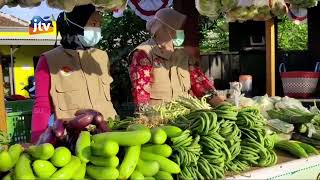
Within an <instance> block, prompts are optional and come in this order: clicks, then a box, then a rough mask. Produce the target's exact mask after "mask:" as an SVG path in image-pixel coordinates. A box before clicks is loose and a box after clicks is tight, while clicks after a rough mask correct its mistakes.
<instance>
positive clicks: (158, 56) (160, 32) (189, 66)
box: [130, 8, 217, 108]
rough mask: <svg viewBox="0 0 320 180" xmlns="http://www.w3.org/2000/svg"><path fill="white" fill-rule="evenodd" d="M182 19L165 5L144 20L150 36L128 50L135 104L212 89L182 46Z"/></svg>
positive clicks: (209, 82)
mask: <svg viewBox="0 0 320 180" xmlns="http://www.w3.org/2000/svg"><path fill="white" fill-rule="evenodd" d="M185 21H186V16H185V15H183V14H181V13H179V12H178V11H175V10H173V9H169V8H165V9H161V10H159V11H158V12H157V13H156V14H155V16H154V17H153V19H151V20H149V21H148V22H147V25H146V26H147V30H148V31H149V32H150V33H151V35H152V38H151V39H149V40H148V41H146V42H144V43H142V44H141V45H139V46H138V47H137V48H135V50H134V51H133V52H132V53H131V66H130V78H131V82H132V87H133V89H132V94H133V98H134V102H135V104H136V105H137V107H138V108H139V107H141V106H145V105H151V106H153V105H159V104H161V103H162V102H168V101H170V100H172V99H175V98H177V97H178V96H184V95H187V94H193V95H195V96H197V97H202V96H203V95H205V94H207V93H210V92H212V91H213V90H214V86H213V83H212V82H211V81H210V80H209V79H208V78H207V77H206V76H205V75H204V74H203V73H202V72H201V70H200V68H199V67H197V66H196V64H195V60H194V59H193V58H191V57H190V56H188V55H187V53H186V52H185V50H184V49H183V48H181V46H182V45H183V42H184V32H183V30H181V29H182V27H183V25H184V22H185ZM210 102H212V103H217V100H216V99H215V100H213V99H212V101H210Z"/></svg>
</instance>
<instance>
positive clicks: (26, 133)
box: [7, 111, 32, 144]
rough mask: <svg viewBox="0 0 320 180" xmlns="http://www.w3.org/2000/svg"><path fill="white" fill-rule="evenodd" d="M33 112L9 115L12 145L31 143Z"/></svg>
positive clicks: (8, 121)
mask: <svg viewBox="0 0 320 180" xmlns="http://www.w3.org/2000/svg"><path fill="white" fill-rule="evenodd" d="M31 117H32V111H22V112H11V113H7V132H8V135H9V138H10V143H11V144H14V143H26V142H30V137H31V119H32V118H31Z"/></svg>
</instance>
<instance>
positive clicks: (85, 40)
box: [78, 27, 102, 47]
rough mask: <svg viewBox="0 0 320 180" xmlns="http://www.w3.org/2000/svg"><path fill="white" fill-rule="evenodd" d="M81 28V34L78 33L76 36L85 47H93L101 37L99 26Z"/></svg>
mask: <svg viewBox="0 0 320 180" xmlns="http://www.w3.org/2000/svg"><path fill="white" fill-rule="evenodd" d="M83 30H84V32H83V35H78V38H79V40H80V42H81V43H82V45H84V46H85V47H93V46H95V45H96V44H98V42H99V41H100V40H101V39H102V36H101V28H99V27H84V28H83Z"/></svg>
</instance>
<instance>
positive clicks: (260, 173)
mask: <svg viewBox="0 0 320 180" xmlns="http://www.w3.org/2000/svg"><path fill="white" fill-rule="evenodd" d="M277 154H278V164H277V165H276V166H273V167H267V168H252V169H250V170H249V171H248V172H244V173H242V174H240V175H229V176H227V178H226V179H227V180H238V179H248V180H249V179H252V180H253V179H254V180H256V179H270V180H271V179H283V180H284V179H308V180H317V179H318V178H319V176H320V156H310V157H309V158H307V159H296V158H293V157H292V156H290V155H287V154H284V153H281V152H277Z"/></svg>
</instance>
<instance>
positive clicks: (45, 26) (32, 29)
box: [29, 16, 55, 35]
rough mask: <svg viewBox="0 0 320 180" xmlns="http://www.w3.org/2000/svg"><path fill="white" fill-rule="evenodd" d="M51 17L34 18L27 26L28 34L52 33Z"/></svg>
mask: <svg viewBox="0 0 320 180" xmlns="http://www.w3.org/2000/svg"><path fill="white" fill-rule="evenodd" d="M53 22H54V20H53V18H52V17H49V16H46V17H44V18H41V17H40V16H34V17H33V18H32V20H31V22H30V25H29V34H31V35H35V34H47V33H50V32H53V31H54V30H55V29H54V28H55V27H54V24H55V23H53Z"/></svg>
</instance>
